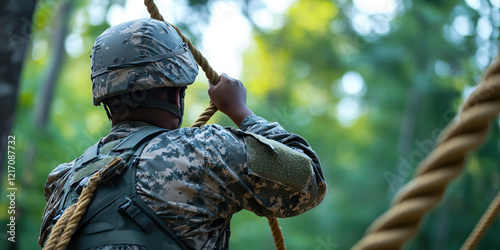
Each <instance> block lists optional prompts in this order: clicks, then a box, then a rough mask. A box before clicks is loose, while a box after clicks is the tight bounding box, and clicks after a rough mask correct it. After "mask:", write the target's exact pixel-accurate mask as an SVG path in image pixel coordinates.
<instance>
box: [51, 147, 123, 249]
mask: <svg viewBox="0 0 500 250" xmlns="http://www.w3.org/2000/svg"><path fill="white" fill-rule="evenodd" d="M125 166H126V162H125V161H124V160H122V159H121V158H119V157H116V158H114V159H113V160H112V161H111V162H110V163H109V164H108V165H106V167H104V168H103V169H101V170H99V171H98V172H96V173H95V174H93V175H92V176H91V177H90V178H89V180H88V183H87V185H86V186H85V187H84V189H83V190H82V194H81V195H80V197H78V202H77V203H75V204H73V205H71V206H70V207H69V208H67V209H66V211H65V212H64V214H63V215H62V216H61V218H59V219H58V220H57V223H56V224H55V225H54V227H53V228H52V230H51V233H50V237H49V239H48V240H47V242H46V243H45V246H44V248H43V249H44V250H63V249H66V246H67V245H68V243H69V241H70V240H71V235H72V234H73V231H74V230H75V228H76V227H77V226H78V223H79V222H80V219H81V218H82V216H83V214H84V213H85V211H87V206H88V205H89V203H90V200H91V199H92V197H93V196H94V191H95V190H96V188H97V186H98V185H99V184H100V183H106V182H107V181H108V180H110V179H111V178H113V176H114V175H116V174H117V173H119V172H121V171H122V170H123V169H124V167H125Z"/></svg>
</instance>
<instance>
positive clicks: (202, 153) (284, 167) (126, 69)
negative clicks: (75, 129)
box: [39, 19, 326, 249]
mask: <svg viewBox="0 0 500 250" xmlns="http://www.w3.org/2000/svg"><path fill="white" fill-rule="evenodd" d="M91 61H92V75H91V78H92V90H93V101H94V105H100V104H101V103H103V104H104V107H105V109H106V112H107V114H108V117H109V118H110V120H111V121H112V129H111V133H110V134H109V135H107V136H105V137H104V138H102V139H101V140H99V142H97V143H96V144H95V145H94V146H92V147H90V148H89V149H87V150H86V151H85V153H84V154H83V155H82V156H81V157H79V158H77V159H75V160H73V161H72V162H70V163H65V164H61V165H59V166H58V167H57V168H56V169H54V170H53V171H52V172H51V173H50V174H49V177H48V180H47V183H46V185H45V198H46V200H47V206H46V208H45V212H44V216H43V222H42V229H41V236H40V238H39V244H40V245H41V246H43V245H44V244H45V242H46V239H47V237H48V235H49V234H50V230H51V228H52V226H51V224H53V223H55V222H56V221H57V219H58V218H59V217H60V215H61V214H62V213H63V212H64V210H65V209H66V208H67V207H69V206H70V205H71V204H73V203H75V202H76V201H77V200H78V195H79V194H80V193H81V190H82V188H83V187H84V186H85V185H86V182H87V180H88V176H90V175H91V174H93V173H94V172H95V171H97V170H99V169H100V168H102V167H104V166H105V165H106V164H107V163H109V162H110V159H112V158H114V157H116V156H119V157H121V158H123V159H126V160H127V162H128V163H127V169H126V170H125V172H124V173H123V174H121V175H119V176H118V177H114V179H113V180H111V181H110V182H109V183H106V184H103V185H101V186H99V188H98V189H97V190H96V193H95V194H94V198H93V200H92V201H91V203H90V206H89V208H88V209H87V212H86V214H85V215H84V217H83V218H82V220H81V221H80V224H79V226H78V228H77V229H76V230H75V233H74V234H73V237H72V239H71V242H70V245H69V246H68V249H166V248H168V249H227V248H228V244H229V234H230V230H229V223H230V220H231V217H232V215H233V214H234V213H236V212H238V211H240V210H242V209H246V210H249V211H252V212H254V213H255V214H257V215H259V216H267V217H291V216H295V215H299V214H302V213H304V212H305V211H307V210H309V209H311V208H313V207H315V206H316V205H318V204H319V203H320V202H321V201H322V199H323V198H324V196H325V193H326V183H325V180H324V177H323V173H322V170H321V166H320V162H319V159H318V157H317V156H316V154H315V153H314V151H313V150H312V149H311V147H310V146H309V145H308V143H307V142H306V141H305V140H304V139H303V138H302V137H300V136H298V135H295V134H291V133H288V132H287V131H285V130H284V129H283V128H282V127H281V126H280V125H279V124H278V123H271V122H268V121H267V120H265V119H264V118H261V117H259V116H256V115H255V114H254V113H253V112H252V110H250V109H249V108H248V107H247V105H246V89H245V88H244V87H243V85H242V84H241V82H240V81H238V80H236V79H233V78H230V77H228V76H226V75H225V74H222V75H221V77H220V82H219V83H218V84H217V85H211V84H210V86H209V89H208V93H209V95H210V98H211V100H212V102H213V103H214V104H215V105H216V106H217V108H218V109H219V110H220V111H221V112H223V113H224V114H226V115H227V116H228V117H230V118H231V119H232V120H233V121H234V123H235V124H236V125H237V126H238V127H239V129H236V128H223V127H221V126H218V125H205V126H202V127H201V128H180V125H181V122H182V116H183V113H184V103H183V99H184V90H185V89H186V86H188V85H190V84H192V83H193V82H194V80H195V78H196V76H197V74H198V66H197V64H196V62H195V60H194V58H193V55H192V54H191V51H190V50H189V49H188V48H187V47H186V45H185V44H184V43H183V41H182V39H181V38H180V36H179V35H178V34H177V32H176V31H175V30H174V29H173V28H172V27H171V26H170V25H168V24H166V23H165V22H161V21H157V20H154V19H140V20H136V21H131V22H127V23H123V24H120V25H117V26H114V27H110V28H108V29H107V30H106V31H104V33H102V34H101V35H100V36H99V37H98V38H97V39H96V42H95V44H94V46H93V48H92V55H91ZM165 235H167V236H165Z"/></svg>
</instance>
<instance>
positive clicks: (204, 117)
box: [144, 0, 285, 250]
mask: <svg viewBox="0 0 500 250" xmlns="http://www.w3.org/2000/svg"><path fill="white" fill-rule="evenodd" d="M144 5H146V7H147V9H148V12H149V14H151V18H154V19H158V20H160V21H164V22H165V20H164V19H163V16H162V15H161V14H160V12H159V11H158V7H157V6H156V4H155V3H154V1H153V0H144ZM169 24H170V23H169ZM170 25H171V26H172V27H173V28H174V29H175V30H176V31H177V33H179V36H181V38H182V40H183V41H184V42H185V43H186V44H187V45H188V47H189V49H190V50H191V52H192V53H193V56H194V59H195V60H196V62H197V63H198V65H200V66H201V68H202V69H203V71H205V75H206V76H207V78H208V80H209V81H210V83H211V84H217V83H218V82H219V74H217V72H215V70H214V69H212V67H211V66H210V65H209V64H208V61H207V59H206V58H205V57H204V56H203V55H202V54H201V52H200V51H199V50H198V49H197V48H196V47H194V45H193V44H192V43H191V41H189V39H188V38H187V37H186V36H184V35H183V34H182V33H181V30H180V29H179V28H178V27H177V26H175V25H173V24H170ZM215 112H217V108H216V107H215V105H214V104H213V103H212V102H210V104H209V105H208V107H207V108H206V109H205V111H203V112H202V113H201V114H200V115H199V116H198V118H197V119H196V121H195V122H194V123H193V125H191V127H201V126H202V125H205V124H206V123H207V121H208V120H209V119H210V117H212V116H213V115H214V114H215ZM267 219H268V221H269V226H270V227H271V231H272V234H273V239H274V244H275V246H276V249H280V250H281V249H285V243H284V240H283V234H282V233H281V228H280V226H279V224H278V220H277V219H276V218H274V217H268V218H267Z"/></svg>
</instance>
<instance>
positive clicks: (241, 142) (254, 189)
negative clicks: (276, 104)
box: [213, 116, 327, 217]
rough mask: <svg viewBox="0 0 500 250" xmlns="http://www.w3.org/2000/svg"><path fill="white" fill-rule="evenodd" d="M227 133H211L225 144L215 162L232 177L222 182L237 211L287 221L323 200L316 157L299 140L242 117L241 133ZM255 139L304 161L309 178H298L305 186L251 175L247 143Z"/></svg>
mask: <svg viewBox="0 0 500 250" xmlns="http://www.w3.org/2000/svg"><path fill="white" fill-rule="evenodd" d="M214 128H215V127H214ZM226 131H227V130H226ZM230 131H231V132H232V133H230V134H232V135H233V136H229V135H224V133H223V131H213V133H214V135H215V136H224V138H222V139H223V140H221V141H225V143H226V146H227V150H225V149H222V148H220V150H219V151H220V152H219V153H218V154H217V157H216V160H217V161H219V162H224V163H225V164H226V166H225V167H227V168H229V172H228V173H226V174H224V176H225V178H227V177H228V176H232V177H231V178H230V179H229V180H224V181H225V182H226V183H228V184H227V189H228V191H229V192H230V193H231V197H233V199H232V200H233V201H235V203H236V206H237V207H238V208H241V209H246V210H250V211H252V212H254V213H256V214H257V215H259V216H267V217H291V216H295V215H299V214H301V213H304V212H305V211H307V210H309V209H311V208H313V207H315V206H317V205H318V204H319V203H320V202H321V201H322V200H323V198H324V196H325V193H326V189H327V188H326V183H325V180H324V176H323V173H322V170H321V165H320V162H319V159H318V157H317V155H316V154H315V153H314V151H313V150H312V149H311V147H310V146H309V144H308V143H307V142H306V141H305V140H304V139H303V138H302V137H300V136H298V135H295V134H291V133H288V132H287V131H285V130H284V129H283V128H282V127H281V126H280V125H279V124H278V123H271V122H268V121H266V120H265V119H263V118H261V117H258V116H249V117H246V118H245V119H244V120H243V122H242V124H241V129H233V128H230ZM218 133H220V134H218ZM255 135H258V136H259V137H264V138H267V139H270V140H272V141H275V142H279V143H280V144H282V145H284V146H286V147H287V148H289V149H292V150H294V151H296V152H299V153H301V154H302V155H304V158H307V159H308V162H309V164H308V165H310V166H307V167H308V168H311V170H312V171H310V172H311V174H310V175H305V176H303V177H302V178H306V179H305V180H302V183H306V184H307V185H306V186H304V188H294V187H292V186H290V185H286V184H284V183H283V182H281V181H279V180H276V179H275V178H270V177H266V176H263V175H261V174H258V173H255V171H252V170H253V169H252V167H251V166H250V165H251V164H250V163H249V162H250V159H249V158H250V156H249V147H250V144H249V143H248V139H249V138H251V137H255ZM264 143H265V142H264ZM217 146H219V147H220V145H214V147H215V148H217ZM271 147H272V146H271ZM241 158H244V161H241ZM277 164H278V163H276V162H268V163H267V166H268V167H269V168H273V167H276V165H277ZM299 176H300V175H299Z"/></svg>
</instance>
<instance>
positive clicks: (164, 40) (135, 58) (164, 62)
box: [90, 18, 198, 105]
mask: <svg viewBox="0 0 500 250" xmlns="http://www.w3.org/2000/svg"><path fill="white" fill-rule="evenodd" d="M90 57H91V70H92V75H91V79H92V96H93V103H94V105H100V103H101V102H102V101H103V100H104V99H107V98H110V97H113V96H118V95H122V94H126V93H130V92H133V91H138V90H149V89H154V88H161V87H186V86H187V85H190V84H192V83H193V82H194V80H195V78H196V76H197V75H198V65H197V64H196V61H195V60H194V58H193V55H192V54H191V51H190V50H189V49H188V48H187V45H186V44H185V43H184V42H183V41H182V38H181V37H180V36H179V34H178V33H177V31H176V30H175V29H174V28H172V26H170V25H169V24H167V23H165V22H162V21H158V20H155V19H151V18H145V19H139V20H135V21H130V22H126V23H122V24H119V25H116V26H113V27H110V28H108V29H107V30H105V31H104V32H103V33H102V34H101V35H100V36H98V37H97V39H96V41H95V44H94V46H93V47H92V54H91V55H90Z"/></svg>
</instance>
